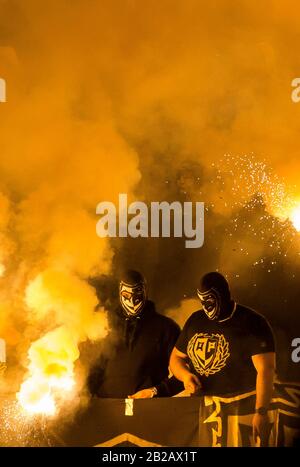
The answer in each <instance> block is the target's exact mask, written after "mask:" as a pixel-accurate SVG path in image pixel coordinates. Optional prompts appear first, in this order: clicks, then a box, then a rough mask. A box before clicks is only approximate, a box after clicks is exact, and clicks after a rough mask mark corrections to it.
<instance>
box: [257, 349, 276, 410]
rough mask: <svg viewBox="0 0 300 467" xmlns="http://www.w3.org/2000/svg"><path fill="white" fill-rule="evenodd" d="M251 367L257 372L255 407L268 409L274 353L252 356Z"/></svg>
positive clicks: (272, 378) (272, 377)
mask: <svg viewBox="0 0 300 467" xmlns="http://www.w3.org/2000/svg"><path fill="white" fill-rule="evenodd" d="M252 362H253V365H254V367H255V369H256V371H257V376H256V407H255V408H257V409H258V408H259V407H268V406H269V404H270V402H271V399H272V393H273V384H274V375H275V353H274V352H268V353H265V354H259V355H253V356H252Z"/></svg>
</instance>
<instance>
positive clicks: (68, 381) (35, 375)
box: [17, 326, 79, 415]
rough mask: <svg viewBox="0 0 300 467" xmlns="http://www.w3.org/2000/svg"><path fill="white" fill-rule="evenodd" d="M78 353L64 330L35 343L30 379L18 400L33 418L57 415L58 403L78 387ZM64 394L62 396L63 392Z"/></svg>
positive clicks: (67, 332) (56, 331) (31, 358)
mask: <svg viewBox="0 0 300 467" xmlns="http://www.w3.org/2000/svg"><path fill="white" fill-rule="evenodd" d="M78 355H79V352H78V347H77V344H76V342H74V340H73V338H72V336H71V334H70V332H69V331H68V329H66V328H65V327H63V326H61V327H59V328H57V329H55V330H54V331H51V332H49V333H48V334H46V335H45V336H43V337H42V338H41V339H39V340H37V341H36V342H34V343H33V344H32V345H31V347H30V350H29V359H30V365H29V371H30V376H29V378H28V379H27V380H26V381H25V382H24V383H23V384H22V386H21V389H20V392H19V393H18V395H17V398H18V400H19V402H20V404H21V406H22V407H23V409H24V410H25V411H26V412H28V413H30V414H38V413H40V414H45V415H54V414H55V412H56V399H57V398H58V397H59V396H60V395H61V393H62V394H63V395H64V397H66V396H67V394H66V393H67V392H69V391H71V389H72V388H73V386H74V384H75V380H74V361H75V360H76V359H77V358H78ZM62 390H63V392H62Z"/></svg>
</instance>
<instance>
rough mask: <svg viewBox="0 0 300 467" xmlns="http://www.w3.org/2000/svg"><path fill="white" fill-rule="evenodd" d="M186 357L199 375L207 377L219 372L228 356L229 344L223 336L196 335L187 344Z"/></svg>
mask: <svg viewBox="0 0 300 467" xmlns="http://www.w3.org/2000/svg"><path fill="white" fill-rule="evenodd" d="M187 353H188V356H189V358H190V360H191V362H192V364H193V366H194V368H195V370H196V371H197V372H198V373H199V374H200V375H205V376H209V375H212V374H214V373H217V372H218V371H220V370H221V369H222V368H223V367H224V366H225V365H226V360H227V358H228V357H229V355H230V352H229V343H228V342H227V341H226V339H225V337H224V336H223V334H207V333H202V332H200V333H197V334H195V335H194V336H193V337H192V338H191V340H190V341H189V343H188V348H187Z"/></svg>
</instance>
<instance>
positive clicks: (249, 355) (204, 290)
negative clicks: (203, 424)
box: [170, 272, 275, 445]
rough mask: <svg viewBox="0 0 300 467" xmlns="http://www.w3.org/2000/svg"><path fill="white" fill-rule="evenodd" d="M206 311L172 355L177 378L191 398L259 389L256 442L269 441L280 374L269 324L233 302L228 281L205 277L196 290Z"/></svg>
mask: <svg viewBox="0 0 300 467" xmlns="http://www.w3.org/2000/svg"><path fill="white" fill-rule="evenodd" d="M197 294H198V297H199V299H200V302H201V305H202V310H200V311H196V312H195V313H193V314H192V315H191V316H190V318H189V319H188V320H187V322H186V324H185V326H184V328H183V330H182V332H181V335H180V337H179V339H178V341H177V343H176V346H175V348H174V350H173V352H172V355H171V360H170V367H171V371H172V373H173V374H174V375H175V376H176V377H177V378H178V379H179V380H180V381H182V382H183V383H184V386H185V389H186V390H188V391H189V392H190V393H191V394H194V393H196V392H197V391H199V394H209V395H215V396H218V395H220V396H221V395H226V394H228V395H229V394H230V395H233V394H234V393H242V392H248V391H251V390H254V389H255V388H256V413H255V416H254V419H253V434H254V439H255V440H256V439H257V436H259V437H260V439H261V444H262V445H263V444H265V443H266V442H267V437H268V432H269V420H268V413H267V411H268V407H269V404H270V401H271V398H272V392H273V380H274V371H275V350H274V339H273V335H272V331H271V328H270V326H269V324H268V322H267V321H266V319H265V318H264V317H263V316H261V315H260V314H258V313H256V312H255V311H253V310H251V309H249V308H246V307H244V306H242V305H239V304H237V303H236V302H235V301H234V300H232V298H231V295H230V290H229V286H228V283H227V281H226V279H225V278H224V277H223V276H222V275H221V274H219V273H216V272H212V273H209V274H206V275H205V276H204V277H203V278H202V280H201V282H200V285H199V288H198V290H197Z"/></svg>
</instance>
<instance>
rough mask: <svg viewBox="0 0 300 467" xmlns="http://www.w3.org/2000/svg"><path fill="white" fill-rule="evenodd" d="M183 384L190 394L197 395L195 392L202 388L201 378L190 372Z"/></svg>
mask: <svg viewBox="0 0 300 467" xmlns="http://www.w3.org/2000/svg"><path fill="white" fill-rule="evenodd" d="M183 384H184V388H185V389H186V391H188V392H189V393H190V394H195V392H197V390H198V389H200V388H201V383H200V380H199V378H198V377H197V376H196V375H194V374H193V373H190V372H188V373H186V375H185V376H184V379H183Z"/></svg>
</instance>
